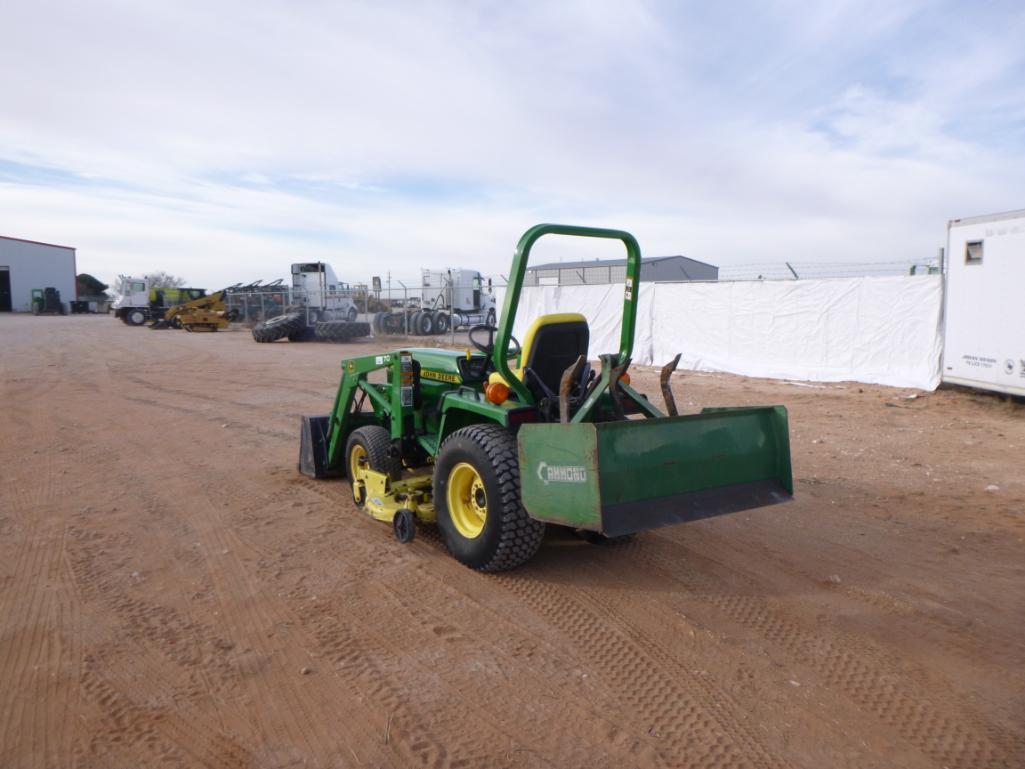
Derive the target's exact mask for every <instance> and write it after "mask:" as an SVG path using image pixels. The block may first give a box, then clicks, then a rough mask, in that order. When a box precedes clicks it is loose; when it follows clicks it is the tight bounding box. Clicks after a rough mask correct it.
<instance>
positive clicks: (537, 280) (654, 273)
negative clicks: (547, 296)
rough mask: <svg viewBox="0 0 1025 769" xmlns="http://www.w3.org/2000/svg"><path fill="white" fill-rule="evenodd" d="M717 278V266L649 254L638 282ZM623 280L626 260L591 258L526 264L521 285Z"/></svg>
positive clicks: (685, 258)
mask: <svg viewBox="0 0 1025 769" xmlns="http://www.w3.org/2000/svg"><path fill="white" fill-rule="evenodd" d="M718 279H719V268H718V267H716V266H714V265H711V264H705V263H704V262H699V261H698V260H697V259H691V258H689V257H686V256H652V257H647V258H642V259H641V283H660V282H665V283H670V282H671V283H679V282H686V281H693V280H701V281H715V280H718ZM625 281H626V259H601V260H598V259H592V260H591V261H588V262H553V263H551V264H538V265H534V266H532V267H527V274H526V276H525V278H524V281H523V285H525V286H581V285H585V284H587V285H591V284H600V283H624V282H625Z"/></svg>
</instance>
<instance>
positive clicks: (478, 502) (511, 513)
mask: <svg viewBox="0 0 1025 769" xmlns="http://www.w3.org/2000/svg"><path fill="white" fill-rule="evenodd" d="M434 504H435V509H436V511H437V516H438V528H439V529H440V530H441V534H442V537H443V539H444V540H445V545H446V547H448V550H449V552H450V553H452V555H453V556H454V557H455V559H456V560H457V561H459V562H460V563H462V564H464V565H465V566H469V567H470V568H471V569H476V570H478V571H505V570H507V569H514V568H516V567H517V566H520V565H522V564H524V563H526V562H527V561H529V560H530V559H531V558H532V557H533V556H534V553H536V552H537V549H538V548H539V547H540V546H541V540H542V538H543V537H544V532H545V525H544V524H543V523H541V522H540V521H535V520H534V519H533V518H531V517H530V516H529V515H527V511H526V510H525V509H524V508H523V503H522V501H521V499H520V467H519V460H518V458H517V453H516V438H515V437H514V436H513V435H512V434H511V433H510V432H509V431H508V430H506V429H505V428H504V427H502V426H501V425H496V424H482V425H472V426H470V427H464V428H463V429H461V430H457V431H456V432H454V433H452V435H450V436H449V437H448V438H447V439H446V440H445V443H444V444H443V445H442V447H441V451H440V452H439V453H438V460H437V462H436V464H435V466H434Z"/></svg>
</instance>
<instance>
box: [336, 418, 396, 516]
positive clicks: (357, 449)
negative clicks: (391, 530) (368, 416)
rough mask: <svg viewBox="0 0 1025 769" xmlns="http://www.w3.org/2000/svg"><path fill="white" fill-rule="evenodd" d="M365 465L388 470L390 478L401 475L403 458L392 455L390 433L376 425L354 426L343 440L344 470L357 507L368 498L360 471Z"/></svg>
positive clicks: (384, 471)
mask: <svg viewBox="0 0 1025 769" xmlns="http://www.w3.org/2000/svg"><path fill="white" fill-rule="evenodd" d="M368 467H369V469H371V470H375V471H377V472H379V473H388V475H389V477H391V478H392V480H396V479H398V478H399V477H400V476H401V475H402V461H401V460H400V459H398V458H397V457H393V456H392V451H391V433H389V432H388V431H387V430H385V429H384V428H383V427H379V426H378V425H367V426H366V427H360V428H358V429H356V430H353V431H352V433H351V434H350V435H349V440H347V441H346V442H345V474H346V475H347V476H348V478H349V483H350V484H352V499H353V501H354V502H355V503H356V506H357V507H363V506H364V505H365V504H366V501H367V491H366V486H365V485H364V483H363V481H361V480H360V471H361V470H363V469H366V468H368Z"/></svg>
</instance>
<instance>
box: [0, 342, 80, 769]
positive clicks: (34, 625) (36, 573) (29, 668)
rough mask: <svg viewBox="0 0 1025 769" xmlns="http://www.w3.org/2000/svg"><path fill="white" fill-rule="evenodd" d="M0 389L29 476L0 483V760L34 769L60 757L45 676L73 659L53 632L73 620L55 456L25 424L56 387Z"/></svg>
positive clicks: (54, 361) (58, 726)
mask: <svg viewBox="0 0 1025 769" xmlns="http://www.w3.org/2000/svg"><path fill="white" fill-rule="evenodd" d="M44 355H45V357H44V358H43V361H50V362H49V363H41V364H40V368H42V369H55V370H58V371H59V370H60V368H61V367H62V366H63V365H64V359H65V357H66V355H65V354H64V353H63V352H60V351H53V350H49V351H47V352H46V353H45V354H44ZM48 373H51V375H52V372H48ZM44 381H45V380H44ZM4 390H5V392H4V397H5V402H10V403H14V402H17V403H19V408H17V409H10V410H9V411H8V413H9V414H10V417H11V418H10V421H9V422H8V428H7V429H5V430H4V431H3V442H2V445H3V447H4V448H8V447H17V449H18V454H19V455H20V456H18V459H17V460H16V461H15V463H14V467H16V468H17V469H18V470H19V471H22V472H24V471H26V469H27V468H28V466H29V465H30V464H31V466H32V472H31V473H30V474H28V475H27V476H19V481H18V482H15V481H13V480H12V481H10V482H7V483H3V484H0V493H2V497H0V505H2V508H3V509H5V510H9V511H11V512H12V513H13V514H14V516H15V520H16V523H13V522H12V525H11V526H10V527H9V531H8V536H7V537H5V544H6V543H12V542H13V543H17V551H16V553H9V554H8V556H7V558H6V559H5V560H6V562H7V563H8V564H9V565H10V568H11V573H10V575H9V578H8V579H5V582H6V583H7V587H6V589H5V591H4V596H3V598H4V599H5V600H3V602H2V604H0V616H2V617H3V619H4V627H5V628H6V629H7V637H6V639H5V641H4V643H3V644H0V691H5V692H8V693H9V696H8V697H5V698H4V699H3V701H2V703H0V705H2V707H3V710H0V722H2V727H0V760H5V759H4V757H5V755H6V754H10V755H16V754H24V753H25V752H26V747H25V746H26V745H27V746H30V747H29V748H28V749H27V750H28V753H29V754H30V755H31V756H32V762H31V763H30V764H29V765H28V766H40V767H42V766H47V765H53V764H55V763H61V762H63V761H65V760H66V757H67V755H66V754H65V753H63V750H62V748H63V747H64V746H66V744H67V737H68V735H67V729H66V724H65V722H64V721H63V720H62V719H54V718H53V714H52V713H51V712H50V710H49V709H48V707H47V704H48V703H50V702H52V701H56V700H57V689H58V686H59V684H58V682H57V680H56V674H53V673H51V671H53V670H60V669H61V668H62V666H63V664H64V663H67V664H68V665H70V666H74V665H75V663H76V655H77V649H76V648H75V639H74V637H71V638H69V639H68V641H67V643H65V642H64V636H63V635H62V633H61V626H62V615H63V616H69V615H70V616H71V618H72V620H73V614H70V613H69V612H67V606H66V604H65V605H64V607H63V608H64V609H65V611H64V612H62V595H63V592H64V588H65V584H64V577H65V575H64V573H63V571H62V569H61V565H62V551H63V538H64V523H63V520H62V517H61V513H60V509H61V504H62V500H61V499H60V497H59V495H58V494H57V493H56V487H55V478H56V476H57V475H59V474H60V473H62V472H64V471H63V469H61V468H59V467H58V465H59V464H60V462H59V461H58V459H57V454H58V453H60V451H62V450H63V449H62V448H58V447H57V446H55V445H54V444H53V443H52V442H50V441H47V440H46V439H47V438H48V437H49V435H39V434H38V433H37V432H36V431H34V430H33V429H32V424H33V422H34V421H35V423H38V420H39V417H40V415H41V414H45V413H46V411H47V410H48V409H50V408H51V407H52V404H51V403H49V401H48V400H44V399H41V398H40V395H41V394H42V395H43V396H46V398H49V397H52V393H53V392H54V391H55V390H56V386H55V385H54V386H51V387H46V386H43V387H39V388H36V387H34V386H30V387H29V388H26V390H24V391H22V390H21V388H17V389H15V390H14V391H12V390H11V388H9V387H7V386H5V388H4ZM6 398H11V399H12V400H6ZM14 398H17V400H16V401H15V400H13V399H14ZM34 446H38V447H39V448H33V447H34ZM30 451H31V453H29V452H30ZM10 469H12V470H13V469H14V468H10ZM22 478H24V479H27V480H28V482H22V481H21V479H22ZM53 735H56V737H57V738H56V739H53Z"/></svg>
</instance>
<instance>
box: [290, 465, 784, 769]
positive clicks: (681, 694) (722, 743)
mask: <svg viewBox="0 0 1025 769" xmlns="http://www.w3.org/2000/svg"><path fill="white" fill-rule="evenodd" d="M301 483H302V484H303V485H304V487H306V488H309V489H310V490H311V491H312V492H313V493H315V494H317V495H318V496H321V497H324V498H331V497H330V496H329V495H331V491H329V489H330V488H331V487H332V486H333V487H337V484H328V487H327V488H325V486H324V485H323V484H318V483H317V482H316V481H306V480H305V479H304V480H303V481H302V482H301ZM335 494H337V492H335ZM331 496H334V495H331ZM336 499H337V498H336ZM347 507H349V506H348V505H347ZM352 514H353V516H358V518H356V520H357V521H361V520H362V519H366V516H365V515H363V514H362V513H361V512H359V511H357V510H355V508H353V509H352ZM364 523H365V524H366V523H369V519H367V520H366V521H365V522H364ZM371 525H372V524H371ZM427 536H428V537H429V538H431V539H433V544H430V545H425V546H424V547H426V548H429V551H430V552H432V553H434V554H438V555H440V556H441V557H442V558H445V559H447V558H448V557H449V556H448V555H447V553H446V552H445V551H444V546H443V545H441V543H440V540H438V539H437V538H436V537H431V536H430V535H429V534H428V535H427ZM397 578H398V579H401V576H399V577H397ZM471 578H472V575H471ZM483 579H487V580H488V581H490V582H493V583H497V584H498V585H501V586H502V587H503V588H505V589H506V590H507V591H509V592H510V593H512V594H513V595H515V596H516V598H517V599H518V600H519V602H520V603H521V604H523V605H526V606H527V607H528V608H530V609H531V610H533V611H535V612H536V613H538V614H539V615H541V616H542V617H543V618H544V619H545V621H546V622H547V623H549V624H550V625H551V626H552V627H554V628H556V629H557V630H558V631H559V632H560V633H561V634H563V635H564V636H567V637H568V638H569V639H570V641H571V645H572V646H573V648H574V649H575V650H577V651H578V652H580V653H581V654H582V655H583V656H585V657H587V658H589V659H590V661H591V662H592V664H593V667H592V670H596V671H598V672H597V673H596V675H597V677H598V678H599V679H606V678H607V679H608V682H609V683H608V686H607V692H608V693H609V694H610V695H611V698H612V699H613V700H614V701H616V702H617V704H618V706H619V707H618V708H617V712H620V713H629V714H632V716H631V717H633V718H635V719H636V720H637V721H638V722H640V723H643V724H645V726H644V727H642V728H639V729H638V730H637V731H638V733H639V734H645V733H647V734H651V733H652V732H654V733H658V734H659V735H661V737H660V739H659V742H660V743H661V744H660V745H658V748H657V751H658V752H657V755H658V760H659V763H660V764H662V765H665V766H675V765H680V764H679V762H680V761H683V762H684V764H683V765H686V766H777V765H778V764H777V763H775V762H774V761H773V760H772V759H771V757H770V754H769V753H768V751H766V750H765V749H764V748H763V747H762V746H761V745H760V744H759V742H758V741H757V739H756V738H754V737H753V735H751V733H750V731H749V730H748V729H747V727H746V726H744V725H743V724H741V722H740V720H739V719H738V718H735V717H731V716H730V715H729V712H730V710H731V709H732V703H731V702H730V701H729V699H728V698H727V697H725V695H723V694H722V693H721V692H718V691H715V689H714V687H713V686H711V685H710V684H708V683H706V682H702V683H701V684H700V688H701V689H703V690H704V691H703V693H704V694H705V695H708V696H710V702H711V705H710V706H709V705H706V702H705V701H704V700H703V701H702V702H700V703H699V702H698V701H697V700H695V699H694V697H693V696H692V695H691V694H690V692H687V691H684V690H683V689H681V688H680V687H679V686H678V685H677V684H676V683H674V681H675V680H676V678H677V675H678V673H679V672H680V671H679V669H674V670H663V669H661V668H660V667H659V666H658V665H657V664H655V663H654V662H653V661H652V660H651V658H650V657H649V656H648V654H647V653H646V650H645V649H643V648H642V647H641V646H639V645H638V644H636V643H634V642H633V641H631V640H630V639H629V638H628V637H627V636H626V634H625V633H624V632H623V631H622V629H621V628H618V627H609V626H608V623H607V620H608V617H605V616H601V617H600V618H599V615H596V614H594V613H593V612H592V611H591V610H590V609H587V608H584V607H585V606H586V605H592V606H593V601H589V600H587V599H585V600H584V601H577V600H574V599H573V598H572V597H571V596H569V595H566V594H565V593H566V591H565V588H564V587H562V586H560V587H559V588H557V589H556V588H553V587H551V586H550V585H547V584H544V583H541V582H538V581H536V580H535V579H533V578H531V577H529V576H527V575H526V574H525V572H524V571H517V572H514V573H513V574H511V575H489V576H487V577H484V578H483ZM410 588H411V589H412V588H413V586H412V585H410ZM688 678H690V676H689V675H688ZM688 683H689V684H690V683H691V682H688ZM720 722H723V723H720ZM738 743H739V746H738ZM585 763H586V762H585Z"/></svg>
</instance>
